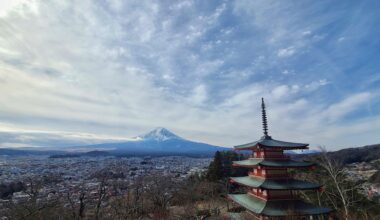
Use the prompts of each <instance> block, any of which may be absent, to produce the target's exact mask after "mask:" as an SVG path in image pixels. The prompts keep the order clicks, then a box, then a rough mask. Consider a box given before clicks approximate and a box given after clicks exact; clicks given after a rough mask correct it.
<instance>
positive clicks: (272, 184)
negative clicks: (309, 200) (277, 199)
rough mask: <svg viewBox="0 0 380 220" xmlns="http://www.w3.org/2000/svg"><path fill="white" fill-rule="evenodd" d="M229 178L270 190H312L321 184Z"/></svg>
mask: <svg viewBox="0 0 380 220" xmlns="http://www.w3.org/2000/svg"><path fill="white" fill-rule="evenodd" d="M230 180H231V181H232V182H234V183H237V184H240V185H243V186H248V187H253V188H261V189H270V190H313V189H319V188H320V187H321V186H322V185H320V184H316V183H312V182H307V181H303V180H296V179H287V180H272V179H263V178H256V177H252V176H245V177H231V178H230Z"/></svg>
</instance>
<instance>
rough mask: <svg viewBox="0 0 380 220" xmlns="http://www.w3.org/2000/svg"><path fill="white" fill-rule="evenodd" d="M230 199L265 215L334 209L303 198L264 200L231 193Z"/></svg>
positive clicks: (319, 211) (305, 213)
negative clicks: (305, 200)
mask: <svg viewBox="0 0 380 220" xmlns="http://www.w3.org/2000/svg"><path fill="white" fill-rule="evenodd" d="M228 196H229V198H230V199H232V200H233V201H234V202H236V203H238V204H239V205H241V206H243V207H244V208H246V209H247V210H249V211H251V212H254V213H257V214H261V215H265V216H289V215H293V216H296V215H321V214H328V213H330V212H331V211H332V209H329V208H323V207H319V206H315V205H312V204H310V203H306V202H303V201H302V200H273V201H264V200H261V199H258V198H255V197H253V196H250V195H248V194H229V195H228Z"/></svg>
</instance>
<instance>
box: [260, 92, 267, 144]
mask: <svg viewBox="0 0 380 220" xmlns="http://www.w3.org/2000/svg"><path fill="white" fill-rule="evenodd" d="M261 113H262V121H263V131H264V137H269V135H268V121H267V113H266V111H265V103H264V98H261Z"/></svg>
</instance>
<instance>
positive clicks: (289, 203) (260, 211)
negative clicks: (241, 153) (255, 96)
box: [228, 100, 332, 219]
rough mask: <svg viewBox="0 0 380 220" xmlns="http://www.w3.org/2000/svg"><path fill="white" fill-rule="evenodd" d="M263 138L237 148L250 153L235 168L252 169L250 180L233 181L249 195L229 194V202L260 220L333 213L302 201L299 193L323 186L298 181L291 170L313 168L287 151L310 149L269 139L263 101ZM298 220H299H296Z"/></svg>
mask: <svg viewBox="0 0 380 220" xmlns="http://www.w3.org/2000/svg"><path fill="white" fill-rule="evenodd" d="M262 112H263V126H264V136H263V137H262V138H261V139H260V140H258V141H255V142H251V143H248V144H243V145H238V146H235V147H234V149H235V150H251V151H252V154H251V156H250V158H248V159H247V160H241V161H234V162H233V165H234V166H241V167H247V168H249V169H250V171H249V172H248V176H245V177H232V178H230V181H231V182H233V183H237V184H240V185H242V186H245V187H247V188H248V192H247V194H230V195H228V196H229V198H230V199H231V200H232V201H234V202H235V203H237V204H239V205H240V206H242V207H244V208H246V209H247V210H248V211H249V212H250V214H252V215H254V216H255V217H256V218H258V219H278V218H280V219H282V217H285V216H299V218H301V217H305V216H312V215H323V214H327V213H329V212H331V211H332V210H331V209H329V208H322V207H319V206H314V205H312V204H309V203H305V202H303V201H302V200H300V196H299V193H298V191H300V190H316V189H320V188H321V185H320V184H316V183H312V182H308V181H304V180H297V179H294V178H293V177H292V175H291V174H289V172H288V169H289V168H292V169H295V168H308V167H312V166H313V165H314V164H313V163H309V162H302V161H294V160H291V159H290V157H289V156H287V155H285V154H284V150H295V149H308V144H303V143H292V142H286V141H279V140H274V139H272V138H271V137H270V136H269V135H268V128H267V121H266V112H265V105H264V100H263V101H262ZM297 219H298V217H297Z"/></svg>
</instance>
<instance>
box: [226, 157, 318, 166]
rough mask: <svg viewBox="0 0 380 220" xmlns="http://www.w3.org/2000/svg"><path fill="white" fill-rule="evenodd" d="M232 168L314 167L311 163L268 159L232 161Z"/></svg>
mask: <svg viewBox="0 0 380 220" xmlns="http://www.w3.org/2000/svg"><path fill="white" fill-rule="evenodd" d="M233 165H234V166H241V167H248V168H250V167H255V166H258V165H260V166H265V167H288V168H305V167H311V166H314V164H313V163H309V162H302V161H294V160H268V159H248V160H240V161H233Z"/></svg>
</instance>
